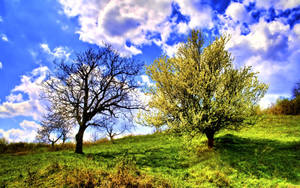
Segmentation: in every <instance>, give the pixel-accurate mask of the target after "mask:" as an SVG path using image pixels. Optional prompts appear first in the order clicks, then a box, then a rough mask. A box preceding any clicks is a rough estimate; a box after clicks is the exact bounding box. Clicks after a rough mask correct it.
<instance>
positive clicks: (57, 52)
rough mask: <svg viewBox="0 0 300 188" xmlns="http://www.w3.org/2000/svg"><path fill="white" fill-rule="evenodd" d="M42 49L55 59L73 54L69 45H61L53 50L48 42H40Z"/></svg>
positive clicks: (65, 57)
mask: <svg viewBox="0 0 300 188" xmlns="http://www.w3.org/2000/svg"><path fill="white" fill-rule="evenodd" d="M40 47H41V49H42V50H43V52H45V53H46V54H48V55H49V57H50V58H55V59H68V58H69V56H70V55H71V50H69V48H67V47H63V46H59V47H56V48H54V49H53V50H51V49H50V48H49V46H48V44H46V43H42V44H40Z"/></svg>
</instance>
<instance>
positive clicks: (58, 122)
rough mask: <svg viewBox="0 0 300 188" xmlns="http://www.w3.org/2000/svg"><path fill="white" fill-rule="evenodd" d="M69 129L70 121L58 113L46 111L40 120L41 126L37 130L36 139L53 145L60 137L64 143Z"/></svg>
mask: <svg viewBox="0 0 300 188" xmlns="http://www.w3.org/2000/svg"><path fill="white" fill-rule="evenodd" d="M70 129H71V125H70V121H68V120H66V119H65V118H63V117H62V116H61V115H60V114H58V113H48V114H46V115H45V116H44V118H43V120H42V121H41V128H40V129H39V130H38V132H37V140H38V141H41V142H45V143H50V144H51V146H52V147H53V146H54V144H55V143H56V142H57V141H58V140H60V139H61V140H62V142H63V143H65V141H66V140H67V139H68V134H69V132H70Z"/></svg>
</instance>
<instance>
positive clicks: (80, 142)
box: [75, 126, 86, 154]
mask: <svg viewBox="0 0 300 188" xmlns="http://www.w3.org/2000/svg"><path fill="white" fill-rule="evenodd" d="M85 129H86V127H85V126H80V127H79V130H78V133H77V134H76V149H75V153H79V154H83V151H82V145H83V134H84V131H85Z"/></svg>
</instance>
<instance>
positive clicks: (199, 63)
mask: <svg viewBox="0 0 300 188" xmlns="http://www.w3.org/2000/svg"><path fill="white" fill-rule="evenodd" d="M228 40H229V38H228V37H227V36H221V37H219V38H216V39H215V40H214V41H213V42H212V43H210V44H209V45H207V46H204V43H205V40H204V37H203V34H202V33H201V32H200V31H196V30H194V31H192V32H191V35H190V36H189V38H188V40H187V42H186V43H183V44H181V45H180V46H179V48H178V50H177V53H176V54H175V56H174V57H171V58H168V57H166V56H162V57H160V58H159V59H157V60H155V61H154V62H153V64H152V65H150V66H148V67H147V74H148V76H150V77H151V79H152V80H153V81H154V82H155V86H153V87H150V88H149V90H148V95H150V96H151V99H150V102H149V107H150V109H151V112H147V113H145V114H144V118H145V121H146V123H147V122H148V124H150V125H153V126H156V127H159V126H161V125H167V126H168V127H169V128H170V129H171V130H174V131H176V132H178V133H187V134H188V135H190V136H196V135H198V134H199V133H204V134H206V136H207V138H208V146H209V147H213V141H214V134H215V133H216V132H218V131H219V130H221V129H224V128H227V129H237V128H239V127H241V126H243V125H245V124H251V123H253V121H252V119H251V117H253V115H254V109H255V106H256V105H257V102H258V101H259V99H260V98H262V97H263V96H264V94H265V92H266V90H267V85H266V84H263V83H261V82H260V81H259V80H258V77H257V74H256V73H253V72H252V71H251V67H241V68H238V69H237V68H234V65H233V58H232V57H231V54H230V53H229V52H228V51H227V50H226V48H225V45H226V43H227V42H228Z"/></svg>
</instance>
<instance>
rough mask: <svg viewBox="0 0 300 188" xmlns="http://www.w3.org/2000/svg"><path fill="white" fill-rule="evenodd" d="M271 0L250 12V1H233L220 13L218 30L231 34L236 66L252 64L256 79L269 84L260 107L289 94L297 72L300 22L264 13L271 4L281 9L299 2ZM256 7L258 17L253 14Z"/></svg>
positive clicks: (257, 3)
mask: <svg viewBox="0 0 300 188" xmlns="http://www.w3.org/2000/svg"><path fill="white" fill-rule="evenodd" d="M272 2H273V1H272ZM272 2H271V1H257V2H256V7H254V8H253V10H251V11H249V10H247V11H246V7H247V6H248V5H249V1H245V2H244V3H238V2H232V3H231V4H230V5H229V6H228V8H227V10H226V12H225V15H220V16H219V17H220V20H222V23H223V25H222V26H221V27H220V30H221V32H226V33H229V34H230V35H231V40H230V42H229V43H228V45H227V47H228V49H229V51H230V52H232V54H233V56H234V57H235V64H236V66H242V65H247V66H252V68H253V70H254V71H257V72H259V78H260V79H261V80H262V81H264V82H266V83H268V84H269V85H270V88H269V91H268V93H267V95H266V96H265V98H264V99H263V100H262V102H261V105H262V106H263V107H266V106H269V105H270V104H271V103H272V102H275V101H276V98H278V97H279V96H284V97H289V96H290V94H289V93H290V92H291V91H290V90H287V89H289V88H290V89H291V88H292V87H293V85H294V84H295V82H296V81H297V79H299V75H300V64H299V59H300V35H299V30H300V24H295V25H292V24H290V23H289V22H288V21H287V19H289V18H288V16H280V15H276V13H274V15H272V16H271V17H270V15H269V14H267V13H266V12H267V11H268V10H266V9H267V8H270V7H275V8H277V9H283V10H280V11H281V12H284V11H286V10H284V9H285V8H293V7H294V6H298V5H299V1H298V4H297V3H296V2H294V1H289V2H288V3H287V4H286V5H285V6H281V5H283V4H282V3H283V1H276V2H275V1H274V2H273V3H272ZM263 8H264V9H263ZM258 9H259V10H261V12H260V16H259V17H255V16H253V12H255V11H257V10H258ZM280 11H279V10H278V12H280ZM286 12H289V13H290V12H293V11H290V10H287V11H286ZM255 18H256V19H255ZM241 20H243V22H242V21H241ZM245 29H246V30H245Z"/></svg>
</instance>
